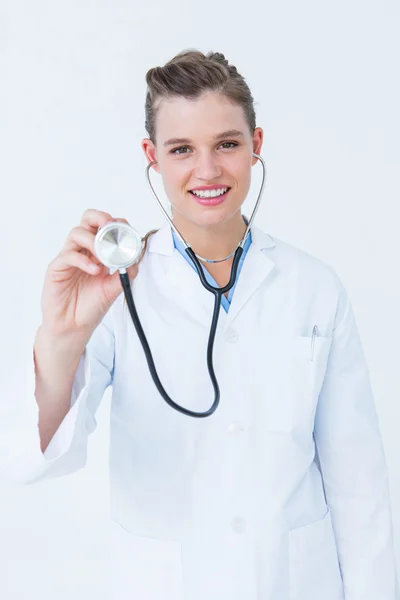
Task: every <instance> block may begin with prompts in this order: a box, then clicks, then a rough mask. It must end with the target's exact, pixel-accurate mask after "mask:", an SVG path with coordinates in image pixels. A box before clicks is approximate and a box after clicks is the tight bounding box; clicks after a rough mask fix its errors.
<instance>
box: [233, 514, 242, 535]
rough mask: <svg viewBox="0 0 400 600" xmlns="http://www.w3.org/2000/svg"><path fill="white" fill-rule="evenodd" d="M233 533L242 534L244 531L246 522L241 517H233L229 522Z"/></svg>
mask: <svg viewBox="0 0 400 600" xmlns="http://www.w3.org/2000/svg"><path fill="white" fill-rule="evenodd" d="M231 526H232V529H233V531H235V532H236V533H243V532H244V531H245V530H246V521H245V520H244V519H242V517H235V518H234V519H232V521H231Z"/></svg>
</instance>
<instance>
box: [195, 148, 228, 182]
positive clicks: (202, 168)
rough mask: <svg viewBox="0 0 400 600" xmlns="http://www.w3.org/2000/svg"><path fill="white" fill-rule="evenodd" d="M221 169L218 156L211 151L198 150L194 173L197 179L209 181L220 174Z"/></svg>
mask: <svg viewBox="0 0 400 600" xmlns="http://www.w3.org/2000/svg"><path fill="white" fill-rule="evenodd" d="M221 172H222V169H221V166H220V165H219V164H218V158H217V157H216V156H215V155H214V154H213V153H212V152H200V153H199V154H198V155H197V158H196V165H195V168H194V175H195V177H197V178H198V179H201V180H204V181H211V180H212V179H215V178H216V177H219V176H220V175H221Z"/></svg>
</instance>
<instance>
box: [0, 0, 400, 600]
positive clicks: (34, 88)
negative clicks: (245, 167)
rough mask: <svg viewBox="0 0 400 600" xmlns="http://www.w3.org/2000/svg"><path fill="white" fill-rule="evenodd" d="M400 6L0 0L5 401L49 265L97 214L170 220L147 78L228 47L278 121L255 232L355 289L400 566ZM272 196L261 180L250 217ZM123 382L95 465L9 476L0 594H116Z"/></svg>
mask: <svg viewBox="0 0 400 600" xmlns="http://www.w3.org/2000/svg"><path fill="white" fill-rule="evenodd" d="M399 16H400V8H399V3H398V2H395V1H389V0H379V1H378V0H377V1H376V2H369V1H365V0H364V1H358V2H355V1H352V0H346V1H344V0H338V1H336V2H330V3H327V2H320V1H317V0H315V1H310V0H304V1H303V2H296V1H295V0H291V1H287V0H286V1H285V0H281V1H280V2H272V1H270V0H264V1H263V2H261V1H257V0H256V1H253V2H252V3H246V4H244V3H243V4H242V3H239V2H235V1H234V0H230V1H229V2H216V1H215V0H213V1H210V0H203V1H202V2H200V3H192V2H187V1H182V2H180V1H177V0H172V1H171V0H170V1H168V2H164V1H161V0H153V1H152V2H141V3H140V4H139V5H138V6H136V2H134V1H133V0H131V1H128V0H114V1H112V0H97V1H94V0H86V1H82V0H80V1H78V0H69V1H65V2H62V1H54V0H53V1H50V0H49V1H47V2H45V1H43V0H35V2H29V1H28V0H12V1H11V0H10V2H9V5H8V6H6V5H5V4H4V3H3V4H1V5H0V40H1V41H0V44H1V46H0V52H1V55H0V57H1V63H0V67H1V81H2V87H3V84H4V82H5V84H6V85H5V86H4V88H3V92H4V91H5V94H4V93H3V95H2V96H1V100H0V101H1V106H0V108H1V115H2V117H1V125H2V132H3V133H2V134H1V139H2V144H1V149H2V157H1V164H2V167H3V168H2V175H1V180H0V186H1V188H2V189H1V190H0V192H1V196H0V198H1V199H0V218H1V225H2V232H1V238H0V239H1V243H2V244H4V242H5V244H6V253H7V259H6V261H2V264H1V267H0V275H1V277H0V283H1V300H0V302H1V342H2V343H1V345H0V348H1V350H0V352H1V381H2V392H1V393H2V398H1V401H2V402H4V401H6V402H12V401H13V395H14V397H15V396H16V395H17V394H18V393H20V392H19V390H20V389H21V380H23V377H24V373H25V372H26V359H25V357H26V355H27V352H28V351H29V349H30V347H31V344H32V340H33V337H34V333H35V331H36V328H37V326H38V325H39V323H40V295H41V288H42V284H43V277H44V273H45V270H46V268H47V265H48V263H49V262H50V260H51V259H52V258H53V257H54V256H55V254H56V253H58V252H59V250H60V249H61V247H62V244H63V243H64V239H65V237H66V236H67V234H68V232H69V230H70V229H71V228H72V227H73V226H75V225H77V224H79V221H80V217H81V214H82V213H83V211H84V210H85V209H86V208H97V209H100V210H105V211H108V212H110V213H111V214H112V215H113V216H116V217H125V218H126V219H128V221H129V222H130V223H131V224H132V225H134V226H135V227H136V228H137V229H138V231H139V232H140V233H141V234H142V235H143V234H144V233H145V232H146V231H147V230H148V229H153V228H155V227H159V226H160V225H161V224H162V223H163V222H164V217H163V216H162V214H161V213H160V211H159V209H158V207H157V206H156V204H155V203H154V200H153V198H152V196H151V194H150V192H149V190H148V188H147V183H146V181H145V176H144V167H145V164H146V162H145V158H144V155H143V153H142V150H141V147H140V142H141V140H142V138H143V137H145V136H146V132H145V129H144V101H145V92H146V85H145V74H146V71H147V70H148V69H149V68H151V67H154V66H157V65H162V64H164V63H165V62H166V61H167V60H169V59H170V58H172V57H173V56H174V55H175V54H176V53H177V52H179V51H180V50H183V49H186V48H196V49H199V50H202V51H203V52H208V51H209V50H213V51H219V52H222V53H224V54H225V56H226V57H227V58H228V59H229V61H230V62H231V63H233V64H234V65H236V67H237V68H238V70H239V72H240V73H242V74H243V75H244V76H245V77H246V80H247V83H248V84H249V86H250V89H251V90H252V93H253V96H254V98H255V102H256V104H255V108H256V113H257V125H258V126H261V127H263V129H264V132H265V141H264V146H263V151H262V155H263V157H264V159H265V160H266V162H267V165H268V181H267V185H266V190H265V195H264V200H263V205H262V206H261V208H260V210H259V213H258V216H257V224H258V225H259V226H260V227H262V228H263V229H265V230H267V231H268V232H269V233H271V234H272V235H275V236H277V237H279V238H281V239H283V240H285V241H287V242H289V243H292V244H294V245H297V246H298V247H300V248H302V249H304V250H306V251H308V252H311V253H312V254H314V255H316V256H318V257H319V258H320V259H322V260H324V261H326V262H328V263H329V264H330V265H332V266H333V267H334V268H335V269H336V270H337V272H338V274H339V276H340V277H341V278H342V280H343V282H344V283H345V285H346V287H347V289H348V290H349V292H350V296H351V299H352V303H353V306H354V310H355V313H356V317H357V322H358V325H359V330H360V334H361V337H362V341H363V345H364V349H365V353H366V355H367V359H368V363H369V366H370V374H371V381H372V385H373V390H374V393H375V398H376V404H377V409H378V413H379V417H380V422H381V430H382V436H383V441H384V446H385V450H386V455H387V463H388V469H389V476H390V485H391V493H392V506H393V519H394V529H395V536H396V548H397V553H398V558H399V561H398V563H399V564H400V461H399V456H400V436H399V423H400V401H399V400H400V399H399V391H400V384H399V380H398V373H399V355H400V350H399V339H400V317H399V304H400V302H399V301H400V285H399V234H398V227H399V217H400V214H399V203H400V194H399V191H400V184H399V167H400V164H399V163H400V149H399V148H400V146H399V139H400V120H399V106H400V91H399V77H398V72H399V71H398V69H399V56H400V36H399V34H398V32H399V31H400V19H399ZM153 177H159V176H158V175H157V174H155V172H154V174H153ZM253 178H254V184H255V185H256V184H257V185H258V183H259V181H260V171H257V165H256V166H255V167H254V169H253ZM156 183H157V184H158V188H157V189H158V190H162V186H161V184H160V182H159V180H157V181H156ZM255 198H256V188H255V187H254V188H252V191H251V193H250V194H249V197H248V203H247V201H246V205H245V210H244V212H245V214H247V215H248V214H249V213H250V210H251V206H252V202H253V201H254V200H255ZM166 343H167V342H166ZM110 392H111V390H110V389H108V390H107V392H106V395H105V397H104V401H103V404H102V405H101V407H100V410H99V413H98V428H97V430H96V431H95V433H94V434H93V435H92V436H91V439H90V445H89V456H88V463H87V467H86V468H85V469H84V470H82V471H79V472H77V473H76V474H73V475H70V476H68V477H65V478H62V479H58V480H53V481H46V482H42V483H39V484H37V485H33V486H17V485H16V484H11V483H6V482H1V483H0V597H1V598H2V599H4V600H25V599H26V598H28V597H29V598H31V599H32V600H36V599H40V600H53V599H54V598H57V600H66V599H67V598H68V599H69V598H74V599H76V600H80V599H84V598H87V597H89V595H90V597H95V598H97V599H98V600H105V599H106V598H107V581H108V579H107V578H108V571H107V532H108V530H107V519H108V474H107V466H108V465H107V459H108V457H107V451H108V411H109V402H110Z"/></svg>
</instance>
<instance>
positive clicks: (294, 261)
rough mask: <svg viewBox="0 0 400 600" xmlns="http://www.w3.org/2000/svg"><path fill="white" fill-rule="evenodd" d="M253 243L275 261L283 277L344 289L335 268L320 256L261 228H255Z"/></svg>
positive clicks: (337, 289) (314, 284) (313, 284)
mask: <svg viewBox="0 0 400 600" xmlns="http://www.w3.org/2000/svg"><path fill="white" fill-rule="evenodd" d="M253 241H254V243H255V244H256V246H258V247H259V249H260V250H262V251H263V252H264V253H265V254H267V256H268V257H269V258H270V259H271V260H272V261H273V263H274V264H275V267H276V268H277V269H278V271H279V272H281V273H282V275H283V276H288V277H293V278H296V277H297V278H299V279H301V281H302V282H303V283H304V285H306V284H307V283H309V284H311V285H312V286H313V287H315V286H317V285H318V286H323V287H325V288H326V287H329V288H332V289H333V290H336V291H339V290H340V289H341V287H342V282H341V280H340V277H339V275H338V273H337V271H336V270H335V268H334V267H333V266H332V265H331V264H329V263H328V262H326V261H324V260H322V259H321V258H319V257H318V256H316V255H314V254H311V253H310V252H307V251H306V250H303V249H302V248H300V247H299V246H296V245H294V244H291V243H289V242H287V241H286V240H283V239H281V238H279V237H277V236H276V235H273V234H271V233H267V232H265V231H263V230H261V229H260V228H259V227H255V228H254V232H253Z"/></svg>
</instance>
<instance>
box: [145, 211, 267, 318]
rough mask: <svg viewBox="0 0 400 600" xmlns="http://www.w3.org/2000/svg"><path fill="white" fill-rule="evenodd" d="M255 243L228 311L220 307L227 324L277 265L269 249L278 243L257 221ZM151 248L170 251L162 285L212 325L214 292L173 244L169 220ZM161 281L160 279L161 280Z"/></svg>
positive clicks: (167, 252)
mask: <svg viewBox="0 0 400 600" xmlns="http://www.w3.org/2000/svg"><path fill="white" fill-rule="evenodd" d="M251 234H252V243H251V244H250V247H249V249H248V252H247V254H246V257H245V259H244V262H243V266H242V270H241V273H240V276H239V279H238V282H237V284H236V288H235V291H234V294H233V298H232V302H231V306H230V308H229V311H228V313H225V310H224V309H223V308H222V307H221V309H220V316H219V320H220V323H221V324H223V325H225V326H227V325H228V324H230V323H232V321H233V320H234V319H235V318H236V317H237V315H238V314H239V312H240V310H241V309H242V308H243V306H244V305H245V304H246V302H247V301H248V300H249V299H250V298H251V296H252V295H253V294H254V293H255V292H256V290H257V289H258V288H259V286H260V285H261V284H262V283H263V281H264V280H265V278H266V277H267V276H268V274H269V272H270V271H271V269H272V268H273V267H274V262H273V261H272V259H271V258H270V257H269V256H268V255H267V252H266V249H268V248H272V247H274V246H275V242H274V241H273V239H272V238H271V237H270V236H269V235H268V234H267V233H265V232H263V231H262V230H261V229H259V228H258V227H255V226H254V225H253V226H252V228H251ZM149 252H150V253H158V254H164V255H169V256H170V257H171V260H170V261H169V265H168V267H167V270H166V272H165V273H164V278H163V281H162V285H163V286H165V293H167V294H168V295H172V296H173V297H174V300H175V301H176V302H177V303H178V304H180V305H181V306H182V307H184V308H185V309H186V310H187V309H188V307H193V310H191V312H192V315H193V318H196V319H198V320H199V321H201V322H202V323H203V324H204V325H207V326H209V325H210V323H211V318H212V311H213V307H214V295H213V294H212V293H210V292H209V291H207V290H206V289H205V288H204V287H203V285H202V284H201V281H200V278H199V276H198V274H197V271H195V270H194V269H193V268H192V267H191V266H190V265H189V264H188V262H187V261H186V260H185V259H184V257H183V256H181V254H180V253H179V252H178V251H177V250H176V249H175V248H174V242H173V238H172V233H171V226H170V224H169V223H168V222H167V223H166V224H165V225H164V226H163V227H162V228H161V229H160V230H159V231H158V232H157V233H156V234H154V235H153V236H152V237H151V238H150V240H149ZM160 283H161V282H160Z"/></svg>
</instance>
